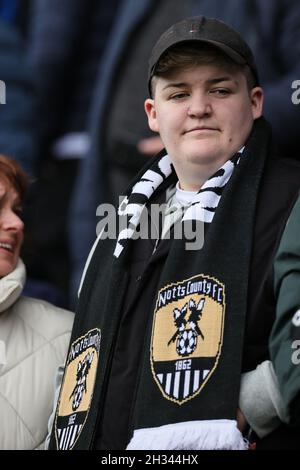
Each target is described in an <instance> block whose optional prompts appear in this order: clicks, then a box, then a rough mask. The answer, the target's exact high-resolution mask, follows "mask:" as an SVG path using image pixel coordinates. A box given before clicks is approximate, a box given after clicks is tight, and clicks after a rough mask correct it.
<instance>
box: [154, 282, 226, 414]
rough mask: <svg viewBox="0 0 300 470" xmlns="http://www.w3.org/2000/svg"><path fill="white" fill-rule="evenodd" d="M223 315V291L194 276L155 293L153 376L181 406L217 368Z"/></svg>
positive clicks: (161, 388) (163, 390) (164, 390)
mask: <svg viewBox="0 0 300 470" xmlns="http://www.w3.org/2000/svg"><path fill="white" fill-rule="evenodd" d="M224 316H225V289H224V285H223V284H222V283H221V282H219V281H218V280H217V279H215V278H212V277H210V276H206V275H202V274H200V275H197V276H194V277H192V278H190V279H187V280H184V281H182V282H178V283H176V284H170V285H168V286H166V287H164V288H163V289H161V290H160V291H159V293H158V298H157V303H156V310H155V313H154V321H153V329H152V338H151V368H152V374H153V377H154V379H155V381H156V383H157V385H158V387H159V389H160V391H161V393H162V394H163V396H164V397H165V398H167V399H168V400H171V401H173V402H175V403H178V404H179V405H181V404H183V403H185V402H186V401H188V400H191V399H192V398H194V397H195V396H196V395H198V394H199V393H200V391H201V389H202V388H203V387H204V386H205V384H206V383H207V381H208V380H209V378H210V377H211V376H212V374H213V372H214V370H215V369H216V367H217V363H218V358H219V356H220V353H221V348H222V341H223V329H224Z"/></svg>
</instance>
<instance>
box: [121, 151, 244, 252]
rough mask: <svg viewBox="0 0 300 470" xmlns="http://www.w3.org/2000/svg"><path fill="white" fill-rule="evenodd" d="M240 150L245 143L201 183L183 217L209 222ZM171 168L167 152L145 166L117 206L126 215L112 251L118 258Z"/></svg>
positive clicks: (122, 214) (238, 159) (240, 152)
mask: <svg viewBox="0 0 300 470" xmlns="http://www.w3.org/2000/svg"><path fill="white" fill-rule="evenodd" d="M243 150H244V147H243V148H242V149H241V150H240V151H239V152H237V153H236V154H235V155H234V156H233V157H232V158H231V159H230V160H228V161H227V162H226V163H224V165H223V166H222V167H221V168H220V169H219V170H218V171H216V172H215V173H214V174H213V175H212V176H211V177H210V178H209V179H208V180H207V181H206V182H205V183H204V185H203V186H202V188H201V189H200V190H199V192H198V193H197V194H196V195H195V198H194V200H193V202H192V203H191V205H190V206H189V207H188V208H187V210H186V211H185V214H184V216H183V219H182V220H183V221H187V220H199V221H201V222H206V223H211V222H212V220H213V217H214V214H215V212H216V210H217V207H218V204H219V202H220V200H221V196H222V193H223V191H224V189H225V187H226V185H227V183H228V181H229V180H230V178H231V175H232V173H233V171H234V169H235V167H236V166H237V165H238V164H239V161H240V158H241V155H242V153H243ZM172 171H174V169H173V165H172V162H171V159H170V157H169V155H165V156H163V157H162V158H161V159H160V160H159V161H158V162H157V163H156V165H155V167H153V168H152V169H148V170H147V171H146V172H145V173H144V174H143V176H142V178H141V179H140V180H139V181H138V182H137V183H136V184H135V185H134V186H133V188H132V191H131V193H130V195H129V196H126V197H125V198H124V199H123V201H122V203H121V205H120V207H119V209H118V215H119V216H120V217H122V216H123V217H126V218H128V224H127V226H126V228H124V229H123V230H121V231H120V233H119V236H118V240H117V243H116V247H115V251H114V256H115V257H116V258H119V256H120V255H121V253H122V251H123V250H124V248H125V246H126V243H127V241H128V240H130V239H131V238H132V236H133V234H134V233H135V231H136V229H137V227H138V224H139V222H140V218H141V214H142V212H143V210H144V208H145V207H146V206H147V204H148V202H149V200H150V198H151V197H152V196H153V194H154V192H155V191H156V190H157V189H158V188H159V186H160V185H161V184H162V183H163V182H164V181H165V180H166V178H167V177H168V176H170V175H171V173H172Z"/></svg>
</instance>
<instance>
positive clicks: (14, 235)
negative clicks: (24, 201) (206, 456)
mask: <svg viewBox="0 0 300 470" xmlns="http://www.w3.org/2000/svg"><path fill="white" fill-rule="evenodd" d="M20 210H21V202H20V198H19V195H18V193H17V192H16V190H15V189H14V188H13V186H12V185H11V184H10V183H9V182H7V181H5V180H2V179H0V277H4V276H7V274H9V273H11V272H12V271H13V270H14V269H15V267H16V266H17V263H18V260H19V256H20V250H21V246H22V242H23V229H24V224H23V222H22V220H21V219H20V217H19V215H18V214H19V213H20Z"/></svg>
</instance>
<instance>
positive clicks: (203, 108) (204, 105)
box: [188, 94, 212, 118]
mask: <svg viewBox="0 0 300 470" xmlns="http://www.w3.org/2000/svg"><path fill="white" fill-rule="evenodd" d="M211 112H212V109H211V103H210V100H209V97H208V96H206V95H202V94H201V96H195V97H193V99H192V100H191V102H190V105H189V108H188V115H189V116H190V117H197V118H199V117H203V116H206V115H210V114H211Z"/></svg>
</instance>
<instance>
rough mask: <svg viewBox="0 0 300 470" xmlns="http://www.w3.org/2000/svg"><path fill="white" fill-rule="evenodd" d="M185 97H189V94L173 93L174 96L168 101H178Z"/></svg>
mask: <svg viewBox="0 0 300 470" xmlns="http://www.w3.org/2000/svg"><path fill="white" fill-rule="evenodd" d="M187 96H189V94H188V93H187V92H180V93H175V94H174V95H171V96H170V99H171V100H180V99H183V98H186V97H187Z"/></svg>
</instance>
